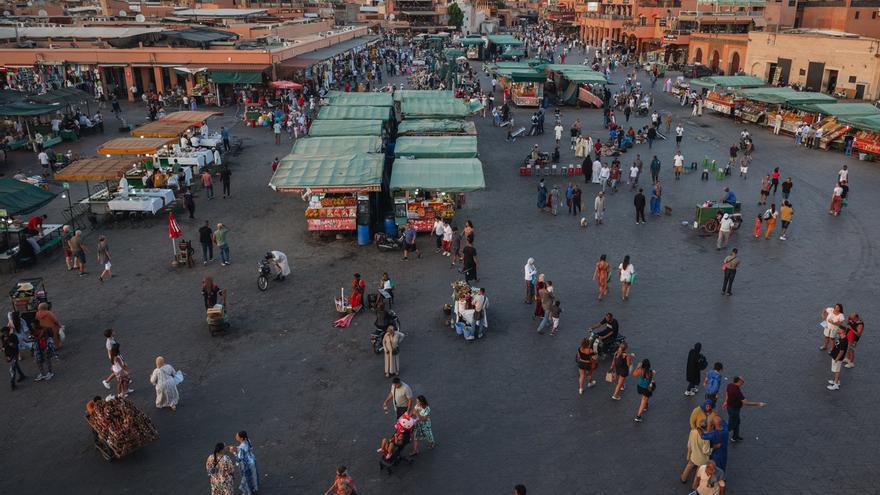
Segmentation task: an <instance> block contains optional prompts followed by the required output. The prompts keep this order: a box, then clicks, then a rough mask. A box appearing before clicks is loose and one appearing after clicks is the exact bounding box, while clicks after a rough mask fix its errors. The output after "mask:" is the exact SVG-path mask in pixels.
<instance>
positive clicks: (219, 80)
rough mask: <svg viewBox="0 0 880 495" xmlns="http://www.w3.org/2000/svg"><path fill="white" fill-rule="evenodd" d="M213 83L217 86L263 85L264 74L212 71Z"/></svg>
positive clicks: (256, 72)
mask: <svg viewBox="0 0 880 495" xmlns="http://www.w3.org/2000/svg"><path fill="white" fill-rule="evenodd" d="M210 75H211V81H213V82H214V83H215V84H262V83H263V73H262V72H260V71H255V72H233V71H226V70H214V71H211V73H210Z"/></svg>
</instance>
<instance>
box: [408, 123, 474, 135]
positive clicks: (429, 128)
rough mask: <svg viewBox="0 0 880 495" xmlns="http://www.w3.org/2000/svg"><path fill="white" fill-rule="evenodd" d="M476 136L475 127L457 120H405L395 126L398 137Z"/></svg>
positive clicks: (472, 124)
mask: <svg viewBox="0 0 880 495" xmlns="http://www.w3.org/2000/svg"><path fill="white" fill-rule="evenodd" d="M456 134H464V135H468V136H476V135H477V126H476V125H475V124H474V123H473V122H470V121H467V120H458V119H407V120H404V121H403V122H401V123H400V125H398V126H397V135H398V136H444V135H456Z"/></svg>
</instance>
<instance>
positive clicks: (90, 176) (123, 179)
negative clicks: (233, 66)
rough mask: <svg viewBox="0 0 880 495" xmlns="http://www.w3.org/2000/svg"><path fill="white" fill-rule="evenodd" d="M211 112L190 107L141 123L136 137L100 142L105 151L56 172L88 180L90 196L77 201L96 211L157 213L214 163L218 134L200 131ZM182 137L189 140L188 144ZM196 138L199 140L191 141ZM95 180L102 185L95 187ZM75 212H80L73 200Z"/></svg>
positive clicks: (69, 179) (70, 179) (59, 177)
mask: <svg viewBox="0 0 880 495" xmlns="http://www.w3.org/2000/svg"><path fill="white" fill-rule="evenodd" d="M213 115H217V113H216V112H210V111H192V112H191V111H184V112H175V113H172V114H169V115H168V116H167V117H165V118H163V119H161V120H158V121H155V122H151V123H149V124H146V125H144V126H141V127H138V128H136V129H134V130H132V131H131V137H124V138H116V139H111V140H110V141H107V142H105V143H103V144H101V145H100V146H98V147H97V152H98V154H99V155H103V156H96V157H86V158H81V159H78V160H76V161H74V162H72V163H71V164H69V165H68V166H67V167H65V168H64V169H62V170H61V171H59V172H58V173H56V174H55V180H57V181H61V182H62V183H67V182H85V184H86V190H87V191H88V194H87V196H86V197H85V198H84V199H82V200H79V201H78V202H77V206H81V207H82V208H84V209H85V210H86V211H88V212H89V213H91V214H105V213H111V214H112V213H115V212H136V213H146V214H152V215H155V214H156V213H157V212H158V211H160V210H162V209H164V208H167V207H169V206H170V205H171V204H172V203H173V202H174V200H175V198H176V195H177V194H178V193H179V192H180V191H181V190H182V189H183V185H184V182H178V180H177V178H178V176H179V175H183V176H184V181H190V182H191V181H192V178H193V177H198V173H199V171H200V170H201V169H202V168H204V167H207V166H209V165H211V164H212V163H213V162H214V155H213V152H212V151H211V150H210V149H207V146H211V147H213V146H217V145H219V144H220V143H221V138H220V136H219V135H217V134H207V135H198V134H195V133H194V132H193V129H194V128H200V127H201V126H202V124H204V123H205V121H206V120H207V119H209V118H210V117H211V116H213ZM181 138H185V139H183V141H185V142H186V143H199V144H200V145H201V146H199V145H195V144H188V145H187V146H183V145H182V144H181ZM191 139H195V140H194V141H190V140H191ZM92 184H98V185H101V186H102V187H97V188H95V189H93V188H92V187H91V185H92ZM70 210H71V211H70V214H71V216H73V215H75V212H74V211H73V210H75V208H74V206H73V204H71V205H70Z"/></svg>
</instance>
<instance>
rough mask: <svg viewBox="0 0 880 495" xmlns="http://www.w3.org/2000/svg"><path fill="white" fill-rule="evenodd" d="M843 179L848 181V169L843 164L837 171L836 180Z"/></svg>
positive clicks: (841, 180) (840, 180)
mask: <svg viewBox="0 0 880 495" xmlns="http://www.w3.org/2000/svg"><path fill="white" fill-rule="evenodd" d="M843 181H847V182H849V170H848V169H847V166H846V165H844V166H843V168H842V169H840V170H839V171H838V172H837V182H843Z"/></svg>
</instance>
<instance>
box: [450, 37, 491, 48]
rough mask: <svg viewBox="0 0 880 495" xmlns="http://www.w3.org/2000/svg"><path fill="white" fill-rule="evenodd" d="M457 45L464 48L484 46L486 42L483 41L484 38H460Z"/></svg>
mask: <svg viewBox="0 0 880 495" xmlns="http://www.w3.org/2000/svg"><path fill="white" fill-rule="evenodd" d="M456 43H458V44H459V45H462V46H473V45H482V44H483V43H485V41H483V38H459V39H457V40H456Z"/></svg>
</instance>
